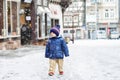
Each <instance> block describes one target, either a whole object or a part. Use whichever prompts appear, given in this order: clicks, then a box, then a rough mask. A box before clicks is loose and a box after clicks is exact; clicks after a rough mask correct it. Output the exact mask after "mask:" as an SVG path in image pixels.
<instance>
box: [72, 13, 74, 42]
mask: <svg viewBox="0 0 120 80" xmlns="http://www.w3.org/2000/svg"><path fill="white" fill-rule="evenodd" d="M72 43H73V44H74V15H72Z"/></svg>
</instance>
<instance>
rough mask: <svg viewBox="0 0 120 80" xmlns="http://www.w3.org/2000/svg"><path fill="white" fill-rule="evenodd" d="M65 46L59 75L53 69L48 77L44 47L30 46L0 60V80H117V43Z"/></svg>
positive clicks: (119, 57)
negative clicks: (66, 49)
mask: <svg viewBox="0 0 120 80" xmlns="http://www.w3.org/2000/svg"><path fill="white" fill-rule="evenodd" d="M68 46H69V51H70V57H67V58H65V59H64V75H63V76H59V75H58V72H57V70H56V72H55V75H54V76H53V77H49V76H48V67H49V64H48V63H49V60H48V59H46V58H45V57H44V51H45V50H44V49H45V47H40V46H37V47H35V46H33V47H30V48H21V49H18V50H15V52H14V51H13V53H15V54H17V53H18V54H17V56H12V57H10V58H9V57H8V56H9V55H7V57H5V55H4V56H1V57H0V80H120V75H119V74H120V62H119V61H120V41H118V40H78V41H75V43H74V44H72V43H69V44H68ZM2 52H3V51H0V53H2ZM3 53H5V52H3ZM7 53H11V52H10V51H6V54H7ZM13 53H12V54H13ZM23 54H24V55H23ZM10 56H11V55H10ZM19 56H20V57H19ZM56 69H57V68H56Z"/></svg>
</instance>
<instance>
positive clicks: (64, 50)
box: [62, 39, 69, 57]
mask: <svg viewBox="0 0 120 80" xmlns="http://www.w3.org/2000/svg"><path fill="white" fill-rule="evenodd" d="M62 50H63V52H64V54H65V57H67V56H69V50H68V46H67V44H66V42H65V40H64V39H62Z"/></svg>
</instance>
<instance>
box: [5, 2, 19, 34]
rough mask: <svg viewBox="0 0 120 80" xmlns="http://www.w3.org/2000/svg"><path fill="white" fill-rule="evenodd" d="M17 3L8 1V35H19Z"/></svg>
mask: <svg viewBox="0 0 120 80" xmlns="http://www.w3.org/2000/svg"><path fill="white" fill-rule="evenodd" d="M17 9H18V7H17V2H14V1H7V18H8V35H17V34H18V32H19V31H18V16H17V15H18V14H17V13H18V12H17V11H18V10H17Z"/></svg>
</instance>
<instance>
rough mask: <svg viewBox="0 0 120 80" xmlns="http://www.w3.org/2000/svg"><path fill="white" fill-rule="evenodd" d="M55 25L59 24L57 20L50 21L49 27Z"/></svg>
mask: <svg viewBox="0 0 120 80" xmlns="http://www.w3.org/2000/svg"><path fill="white" fill-rule="evenodd" d="M56 24H59V20H58V19H51V26H52V27H53V26H55V25H56Z"/></svg>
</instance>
